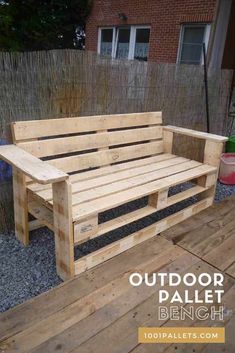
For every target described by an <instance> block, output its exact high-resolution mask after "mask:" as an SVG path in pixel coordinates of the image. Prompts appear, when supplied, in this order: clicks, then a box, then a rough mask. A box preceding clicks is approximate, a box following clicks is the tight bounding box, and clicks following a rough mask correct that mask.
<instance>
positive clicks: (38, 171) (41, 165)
mask: <svg viewBox="0 0 235 353" xmlns="http://www.w3.org/2000/svg"><path fill="white" fill-rule="evenodd" d="M0 157H1V158H2V159H3V160H4V161H6V162H7V163H9V164H11V165H12V166H14V167H15V168H17V169H19V170H21V171H22V172H23V173H24V174H25V175H27V176H29V177H30V178H32V179H34V180H35V181H37V182H38V183H42V184H46V183H53V182H55V181H61V180H65V179H67V178H68V175H67V174H65V173H64V172H62V171H60V170H58V169H56V168H55V167H53V166H52V165H49V164H48V163H46V162H43V161H41V160H40V159H38V158H36V157H34V156H32V155H31V154H29V153H27V152H25V151H24V150H23V149H21V148H19V147H17V146H15V145H6V146H0Z"/></svg>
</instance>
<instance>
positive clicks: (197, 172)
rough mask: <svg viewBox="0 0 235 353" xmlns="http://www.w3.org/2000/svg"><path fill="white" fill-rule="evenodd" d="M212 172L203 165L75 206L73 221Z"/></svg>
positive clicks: (212, 169) (211, 169)
mask: <svg viewBox="0 0 235 353" xmlns="http://www.w3.org/2000/svg"><path fill="white" fill-rule="evenodd" d="M212 171H214V168H213V167H210V166H207V165H201V166H199V167H195V168H193V169H190V170H188V171H186V172H182V173H178V174H175V175H172V176H169V177H166V178H164V179H160V180H156V181H153V182H149V183H148V184H144V185H140V186H137V187H135V188H132V189H130V190H125V191H122V192H117V193H116V194H115V197H113V195H108V196H105V197H102V198H99V199H98V200H92V201H89V202H86V203H84V204H80V205H77V206H74V207H73V219H74V221H77V220H79V219H82V218H84V217H88V216H90V215H92V214H95V213H99V212H102V211H105V210H107V209H109V208H113V207H117V206H119V205H121V204H122V203H126V202H129V201H133V200H135V199H137V198H140V197H144V196H147V195H150V194H152V193H155V192H157V191H160V190H162V189H165V188H167V187H170V186H175V185H177V184H180V183H183V182H185V181H189V180H190V179H193V178H197V177H199V176H201V175H203V174H207V173H210V172H212Z"/></svg>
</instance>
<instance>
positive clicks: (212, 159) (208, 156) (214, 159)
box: [203, 140, 223, 168]
mask: <svg viewBox="0 0 235 353" xmlns="http://www.w3.org/2000/svg"><path fill="white" fill-rule="evenodd" d="M222 151H223V142H220V143H218V142H215V141H209V140H207V141H206V144H205V150H204V161H203V162H204V163H206V164H209V165H213V166H214V167H217V168H219V165H220V156H221V154H222Z"/></svg>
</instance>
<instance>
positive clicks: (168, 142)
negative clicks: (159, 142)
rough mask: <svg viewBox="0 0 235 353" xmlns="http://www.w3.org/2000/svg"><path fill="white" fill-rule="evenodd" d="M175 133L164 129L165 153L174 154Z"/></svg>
mask: <svg viewBox="0 0 235 353" xmlns="http://www.w3.org/2000/svg"><path fill="white" fill-rule="evenodd" d="M173 138H174V135H173V132H172V131H167V130H165V129H163V146H164V153H172V149H173Z"/></svg>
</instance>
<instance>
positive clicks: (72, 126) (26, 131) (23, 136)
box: [12, 112, 162, 141]
mask: <svg viewBox="0 0 235 353" xmlns="http://www.w3.org/2000/svg"><path fill="white" fill-rule="evenodd" d="M161 123H162V113H161V112H145V113H131V114H114V115H98V116H85V117H74V118H60V119H48V120H31V121H16V122H14V123H13V124H12V130H13V135H14V139H15V141H19V140H27V139H34V138H38V137H47V136H56V135H65V134H74V133H81V132H88V131H97V130H103V129H117V128H125V127H134V126H145V125H158V124H161Z"/></svg>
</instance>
